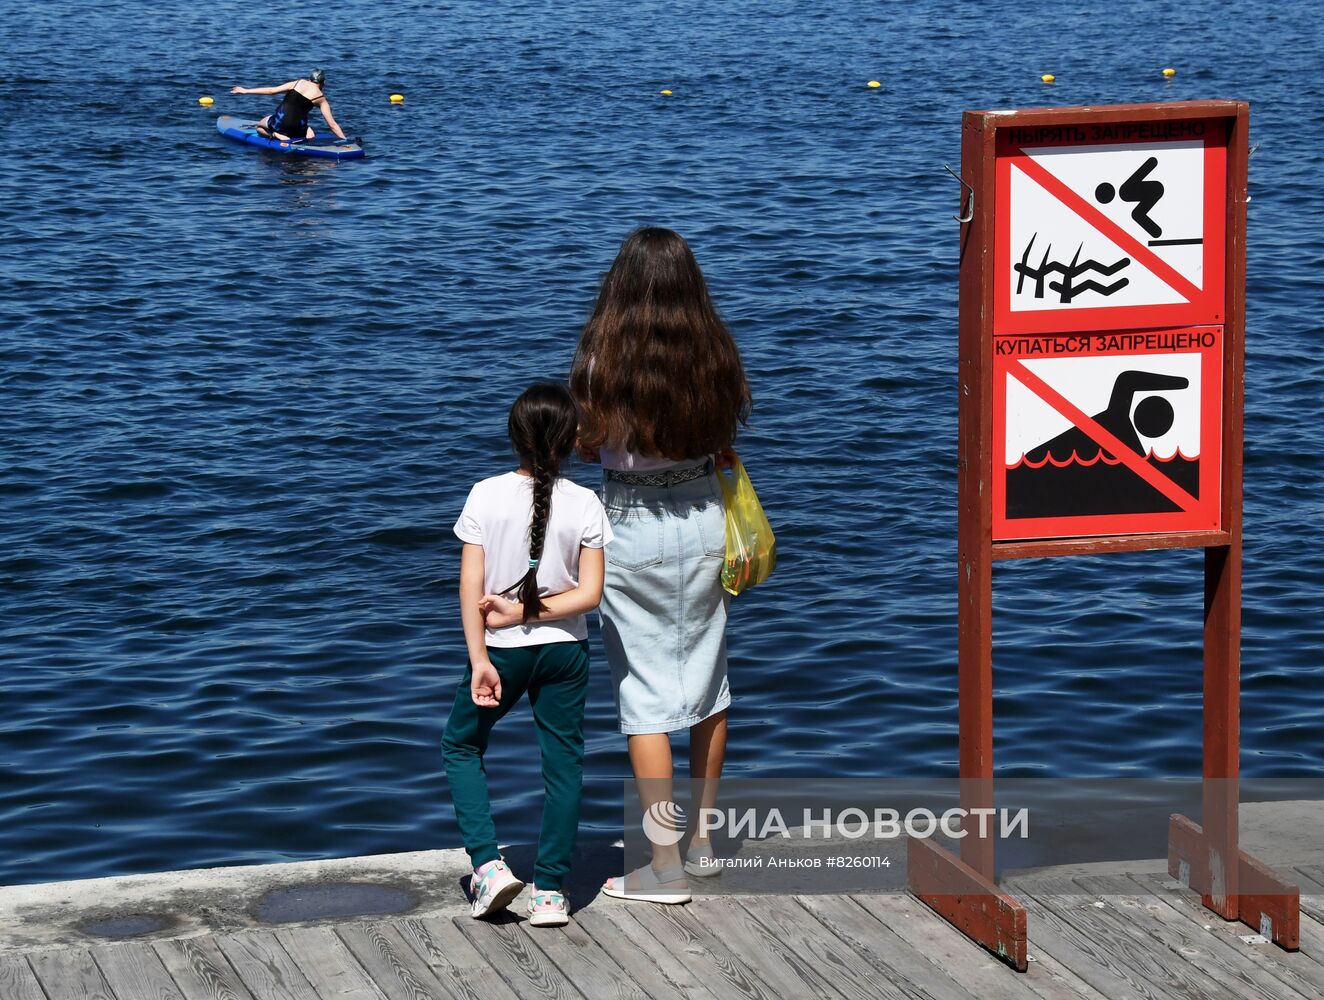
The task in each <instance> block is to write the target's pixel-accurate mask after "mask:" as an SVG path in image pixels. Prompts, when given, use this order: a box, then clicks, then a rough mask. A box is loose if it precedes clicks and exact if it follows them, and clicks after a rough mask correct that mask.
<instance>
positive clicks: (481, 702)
mask: <svg viewBox="0 0 1324 1000" xmlns="http://www.w3.org/2000/svg"><path fill="white" fill-rule="evenodd" d="M469 696H470V697H471V698H473V700H474V704H475V705H477V706H478V707H479V708H496V707H497V706H499V705H500V704H501V675H500V674H499V673H497V669H496V667H494V666H492V663H491V661H490V660H489V661H488V662H486V663H475V664H474V668H473V677H472V678H471V679H470V681H469Z"/></svg>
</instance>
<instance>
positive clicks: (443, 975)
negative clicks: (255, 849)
mask: <svg viewBox="0 0 1324 1000" xmlns="http://www.w3.org/2000/svg"><path fill="white" fill-rule="evenodd" d="M1284 873H1285V874H1289V875H1290V876H1295V877H1298V878H1299V879H1300V884H1301V888H1302V897H1301V904H1302V914H1301V950H1300V951H1299V952H1296V953H1288V952H1284V951H1282V950H1280V949H1278V948H1277V947H1275V946H1273V945H1270V944H1267V943H1257V942H1255V941H1254V940H1253V939H1251V940H1246V939H1245V938H1243V935H1242V932H1243V931H1247V930H1248V928H1246V927H1245V926H1244V925H1241V924H1237V923H1224V922H1223V921H1222V920H1219V919H1218V918H1216V917H1214V915H1213V914H1212V913H1209V912H1208V911H1205V910H1203V909H1202V908H1201V907H1200V904H1199V900H1198V898H1197V897H1196V896H1195V894H1194V893H1192V892H1190V891H1189V890H1187V889H1185V888H1182V887H1179V886H1178V885H1176V884H1175V883H1173V882H1171V881H1170V880H1169V879H1168V878H1167V876H1166V874H1163V873H1161V872H1159V871H1157V870H1151V871H1148V872H1144V871H1142V872H1139V873H1133V874H1128V875H1116V874H1114V875H1081V874H1075V875H1074V876H1073V875H1071V874H1069V873H1068V874H1056V875H1055V874H1054V873H1053V872H1052V871H1051V870H1049V871H1046V872H1039V873H1030V874H1027V875H1025V876H1022V877H1020V878H1015V879H1012V880H1010V881H1009V882H1008V883H1007V888H1008V889H1009V891H1011V892H1012V894H1013V895H1015V896H1017V897H1018V898H1019V899H1021V900H1022V901H1024V903H1025V904H1026V907H1027V909H1028V910H1029V917H1030V922H1029V927H1030V932H1029V940H1030V955H1031V960H1030V967H1029V971H1028V972H1027V973H1024V974H1018V973H1016V972H1014V971H1012V970H1011V969H1010V968H1008V967H1007V966H1005V965H1003V964H1002V963H1001V962H999V961H998V960H997V959H996V958H994V957H993V956H992V955H990V954H988V953H986V952H984V951H983V950H981V949H980V948H979V947H977V946H976V945H974V944H972V943H971V942H970V941H968V940H966V939H965V938H964V937H962V936H961V935H960V934H959V933H957V932H956V931H955V930H953V929H952V928H951V927H950V926H949V925H948V924H946V923H945V922H944V921H943V920H941V919H940V918H938V917H937V916H936V915H934V914H933V913H932V912H931V911H929V910H928V909H927V908H926V907H925V906H924V905H923V904H921V903H919V902H918V901H916V900H915V899H913V898H912V897H910V896H907V895H904V894H899V893H885V894H877V895H849V896H846V895H839V896H827V895H784V896H751V895H745V896H732V895H727V896H722V895H713V896H702V897H699V898H696V900H695V901H694V902H693V903H691V904H689V905H688V906H668V907H664V906H656V905H650V904H643V903H629V902H624V901H620V900H614V899H609V898H607V897H604V896H597V897H595V898H593V899H592V901H591V902H590V903H589V904H588V905H586V906H584V907H583V908H582V909H580V910H579V911H578V912H577V913H575V916H574V920H573V922H572V923H571V925H570V926H569V927H568V928H565V929H540V928H530V927H529V926H528V925H527V923H526V922H525V921H524V920H523V919H521V916H520V910H519V907H518V904H519V903H522V900H521V901H517V906H516V908H515V912H514V913H512V914H510V915H508V916H506V917H505V918H503V919H500V920H498V921H494V922H479V921H474V920H471V919H469V918H468V917H467V916H466V915H459V914H458V913H455V912H452V913H448V914H444V915H431V916H422V915H417V914H416V915H398V916H393V917H387V918H372V919H349V920H327V921H322V922H313V923H302V924H291V925H288V926H279V925H277V926H269V927H259V928H250V929H242V930H234V931H227V932H209V933H201V934H198V933H194V934H193V935H192V936H187V937H160V936H157V937H152V938H148V939H131V940H127V941H123V942H118V943H109V944H91V945H85V944H79V943H68V942H66V943H64V944H61V945H60V946H58V947H46V948H39V949H33V950H26V951H11V952H8V953H3V954H0V998H2V1000H276V998H280V1000H330V998H337V1000H346V998H353V1000H360V998H362V1000H383V998H385V1000H397V998H399V1000H429V998H433V1000H450V998H456V1000H512V998H529V1000H533V998H537V1000H579V998H583V1000H602V998H621V1000H625V998H634V1000H649V998H651V1000H667V998H672V997H684V998H690V1000H749V998H757V1000H785V998H799V997H823V998H831V1000H851V998H861V1000H863V998H875V997H882V998H893V1000H914V998H933V1000H1035V998H1045V1000H1058V998H1069V997H1070V998H1074V997H1084V998H1089V1000H1121V998H1144V1000H1158V998H1166V997H1179V998H1183V1000H1217V998H1223V997H1228V998H1256V1000H1258V998H1264V997H1272V998H1283V1000H1292V998H1309V1000H1317V998H1319V997H1321V996H1324V866H1306V865H1299V866H1297V867H1296V868H1295V869H1291V870H1288V871H1286V872H1284ZM456 909H458V908H456Z"/></svg>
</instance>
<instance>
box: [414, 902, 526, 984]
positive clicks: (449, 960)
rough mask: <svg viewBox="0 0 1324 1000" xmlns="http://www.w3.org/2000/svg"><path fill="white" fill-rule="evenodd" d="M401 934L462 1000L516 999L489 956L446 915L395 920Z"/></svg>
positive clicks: (434, 972)
mask: <svg viewBox="0 0 1324 1000" xmlns="http://www.w3.org/2000/svg"><path fill="white" fill-rule="evenodd" d="M394 927H395V929H396V930H397V931H399V932H400V938H401V940H403V941H404V942H405V943H407V944H408V945H409V946H410V947H411V948H413V949H414V952H415V953H416V954H417V955H418V956H419V958H421V959H422V960H423V961H424V962H426V963H427V966H428V968H430V969H431V970H432V972H433V974H434V975H435V976H436V977H437V979H439V980H440V981H441V982H443V983H445V984H446V987H447V989H449V990H450V991H451V992H452V993H454V994H455V996H456V997H458V998H460V1000H516V998H515V991H514V990H512V989H511V988H510V987H509V986H507V985H506V982H505V980H504V979H502V978H501V977H500V976H499V975H497V972H496V970H495V969H493V968H492V966H491V965H489V964H488V961H487V959H486V958H485V957H484V956H483V955H481V954H479V953H478V951H477V950H476V949H475V948H474V946H473V945H471V944H470V943H469V941H468V939H466V938H465V936H464V935H463V934H461V933H460V932H459V931H458V930H456V928H455V925H454V924H453V923H451V921H450V920H447V919H445V918H443V917H428V918H424V919H420V918H418V917H409V918H406V919H405V920H400V921H397V922H396V923H395V924H394Z"/></svg>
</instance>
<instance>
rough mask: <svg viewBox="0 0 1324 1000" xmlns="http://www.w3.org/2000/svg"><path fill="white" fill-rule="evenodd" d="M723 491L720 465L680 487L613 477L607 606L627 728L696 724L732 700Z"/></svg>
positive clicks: (605, 630) (612, 663) (607, 633)
mask: <svg viewBox="0 0 1324 1000" xmlns="http://www.w3.org/2000/svg"><path fill="white" fill-rule="evenodd" d="M673 471H679V470H673ZM719 490H720V487H719V486H718V483H717V473H710V474H709V475H707V476H700V477H699V478H697V479H692V480H690V481H688V482H684V483H676V484H673V485H670V486H641V485H634V484H626V483H622V482H620V481H618V480H614V479H607V480H606V481H605V482H604V485H603V505H604V506H605V507H606V508H607V519H608V520H609V521H610V522H611V528H612V533H613V535H614V537H613V538H612V540H611V542H609V543H608V545H607V553H606V559H607V577H606V583H605V585H604V587H603V591H602V604H601V606H600V609H599V610H600V612H601V616H602V645H603V649H604V650H605V652H606V654H607V664H608V666H609V667H610V668H611V675H612V683H613V686H614V687H615V690H616V712H617V716H618V718H619V719H620V724H621V732H623V733H670V732H675V731H676V730H679V729H688V728H689V727H690V726H693V725H694V724H695V723H697V722H701V721H703V720H704V719H706V718H708V716H710V715H713V714H715V713H717V712H720V711H721V710H722V709H724V708H726V707H727V705H729V704H730V703H731V691H730V689H729V687H728V686H727V681H726V606H727V601H728V599H729V598H728V596H727V593H726V591H724V590H723V589H722V582H721V574H722V559H723V556H724V555H725V552H726V514H725V511H724V510H723V507H722V498H721V493H720V492H719Z"/></svg>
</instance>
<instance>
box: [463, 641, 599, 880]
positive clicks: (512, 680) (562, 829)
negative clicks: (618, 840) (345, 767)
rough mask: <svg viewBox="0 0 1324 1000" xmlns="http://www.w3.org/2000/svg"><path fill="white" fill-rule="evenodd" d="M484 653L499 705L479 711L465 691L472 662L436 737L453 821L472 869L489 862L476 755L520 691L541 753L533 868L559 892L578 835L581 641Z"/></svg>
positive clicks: (491, 832) (491, 838)
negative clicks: (497, 679)
mask: <svg viewBox="0 0 1324 1000" xmlns="http://www.w3.org/2000/svg"><path fill="white" fill-rule="evenodd" d="M487 655H488V657H489V658H490V659H491V660H492V666H494V667H496V670H497V673H498V674H500V675H501V704H500V705H498V706H497V707H496V708H481V707H479V706H478V705H475V704H474V703H473V698H472V697H471V696H470V694H469V682H470V678H471V677H472V675H473V668H472V665H470V666H468V667H466V668H465V671H464V678H463V679H462V680H461V681H460V686H459V689H458V690H457V691H456V692H455V705H454V706H453V707H452V708H451V716H450V719H449V720H448V721H447V723H446V734H445V735H444V736H443V737H442V741H441V751H442V756H443V757H444V759H445V761H446V777H447V778H448V779H449V781H450V786H451V799H452V800H453V801H454V803H455V819H456V820H457V821H458V822H459V825H460V835H461V836H462V837H463V838H464V848H465V850H466V851H468V852H469V858H470V860H471V861H472V862H473V866H474V867H475V868H478V867H480V866H481V865H485V864H487V862H489V861H495V860H496V859H497V858H499V857H500V856H501V854H500V852H499V851H498V850H497V839H496V827H495V826H494V825H493V823H492V804H491V802H490V800H489V799H488V795H487V771H486V769H485V768H484V767H483V754H484V753H486V752H487V737H488V734H489V733H490V732H491V731H492V727H493V726H495V725H496V724H497V721H498V720H499V719H500V718H501V717H502V716H504V715H505V714H506V713H507V712H509V711H510V710H511V709H512V708H513V707H514V706H515V703H516V702H517V701H519V699H520V695H522V694H523V693H524V692H525V691H528V693H529V705H530V706H531V707H532V708H533V721H534V724H535V725H536V726H537V728H538V745H539V748H540V749H541V751H542V780H543V788H544V798H543V806H542V833H541V835H540V836H539V837H538V860H537V862H536V864H535V865H534V868H533V878H534V884H535V885H537V887H538V888H539V889H555V890H558V891H559V890H560V889H561V883H562V881H563V880H564V879H565V876H566V874H567V873H568V872H569V871H570V856H571V855H572V854H573V853H574V850H575V836H576V834H577V833H578V832H579V797H580V791H581V789H582V786H583V782H584V698H585V696H586V694H587V693H588V641H587V640H584V641H582V642H549V643H546V644H544V645H541V646H516V647H512V648H498V647H496V646H489V647H488V648H487Z"/></svg>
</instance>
